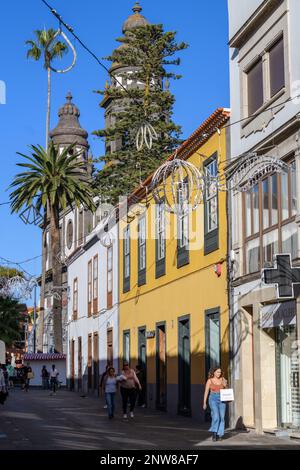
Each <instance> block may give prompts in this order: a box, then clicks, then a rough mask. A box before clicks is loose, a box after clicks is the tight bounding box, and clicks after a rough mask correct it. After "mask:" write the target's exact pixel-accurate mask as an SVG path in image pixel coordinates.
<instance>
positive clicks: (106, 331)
mask: <svg viewBox="0 0 300 470" xmlns="http://www.w3.org/2000/svg"><path fill="white" fill-rule="evenodd" d="M101 230H103V223H102V225H101V223H100V225H98V227H97V228H95V229H94V230H93V232H92V233H91V234H90V235H89V236H88V238H87V241H86V243H85V244H84V245H82V246H81V247H80V249H78V250H77V251H76V252H75V253H74V254H73V255H72V256H71V258H70V259H69V261H68V287H69V301H68V323H67V337H68V354H67V356H68V362H67V377H68V382H69V387H70V388H71V389H75V390H81V391H84V392H88V391H90V392H91V391H95V392H96V393H97V392H98V388H99V374H100V373H102V372H103V371H104V370H105V367H106V365H107V364H111V365H113V366H114V367H115V368H116V370H117V369H118V353H119V347H118V338H119V331H118V281H119V280H118V263H119V258H118V225H114V227H112V228H111V230H110V231H108V232H107V235H106V236H104V238H103V237H102V236H100V237H99V234H100V233H101ZM99 238H100V239H99ZM108 245H109V246H108Z"/></svg>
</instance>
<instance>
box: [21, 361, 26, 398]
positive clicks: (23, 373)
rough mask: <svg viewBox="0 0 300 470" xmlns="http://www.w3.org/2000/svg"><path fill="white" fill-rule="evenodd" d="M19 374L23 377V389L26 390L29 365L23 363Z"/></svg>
mask: <svg viewBox="0 0 300 470" xmlns="http://www.w3.org/2000/svg"><path fill="white" fill-rule="evenodd" d="M19 376H20V379H21V388H22V391H23V392H25V391H26V381H27V367H26V366H25V364H23V363H22V365H21V367H20V369H19Z"/></svg>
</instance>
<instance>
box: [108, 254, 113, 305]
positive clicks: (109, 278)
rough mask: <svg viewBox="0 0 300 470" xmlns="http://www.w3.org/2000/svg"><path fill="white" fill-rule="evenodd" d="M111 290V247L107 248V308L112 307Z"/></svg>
mask: <svg viewBox="0 0 300 470" xmlns="http://www.w3.org/2000/svg"><path fill="white" fill-rule="evenodd" d="M112 290H113V248H112V246H109V247H108V248H107V308H111V307H112Z"/></svg>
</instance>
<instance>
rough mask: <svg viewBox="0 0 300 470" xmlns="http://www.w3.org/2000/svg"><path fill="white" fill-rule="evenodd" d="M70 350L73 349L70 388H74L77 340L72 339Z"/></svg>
mask: <svg viewBox="0 0 300 470" xmlns="http://www.w3.org/2000/svg"><path fill="white" fill-rule="evenodd" d="M70 350H71V355H70V356H71V367H70V369H71V380H70V389H71V390H74V386H75V340H74V339H72V340H71V341H70Z"/></svg>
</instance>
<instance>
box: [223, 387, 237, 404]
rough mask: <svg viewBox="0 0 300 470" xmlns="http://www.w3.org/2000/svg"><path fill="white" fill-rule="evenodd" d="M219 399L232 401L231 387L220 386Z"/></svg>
mask: <svg viewBox="0 0 300 470" xmlns="http://www.w3.org/2000/svg"><path fill="white" fill-rule="evenodd" d="M220 400H221V401H234V393H233V388H222V389H221V390H220Z"/></svg>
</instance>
